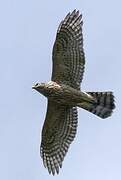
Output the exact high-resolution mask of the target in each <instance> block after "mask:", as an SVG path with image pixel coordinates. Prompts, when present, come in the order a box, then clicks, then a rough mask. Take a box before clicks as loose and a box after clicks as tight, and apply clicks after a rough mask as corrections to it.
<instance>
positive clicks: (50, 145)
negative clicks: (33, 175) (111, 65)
mask: <svg viewBox="0 0 121 180" xmlns="http://www.w3.org/2000/svg"><path fill="white" fill-rule="evenodd" d="M82 25H83V22H82V15H79V11H76V10H74V11H73V12H72V13H68V15H67V16H66V17H65V19H64V20H63V21H62V22H61V23H60V25H59V27H58V30H57V35H56V40H55V43H54V47H53V57H52V59H53V71H52V78H51V80H52V81H50V82H48V83H41V84H40V83H37V84H35V86H33V88H34V89H36V90H37V91H38V92H39V93H41V94H43V95H44V96H46V97H47V98H48V107H47V113H46V118H45V122H44V125H43V129H42V142H41V147H40V154H41V157H42V159H43V163H44V166H45V167H46V168H47V169H48V171H49V173H52V174H53V175H54V174H55V173H59V168H61V167H62V162H63V160H64V157H65V155H66V153H67V151H68V148H69V146H70V144H71V142H72V141H73V140H74V137H75V135H76V131H77V124H78V122H77V118H78V113H77V107H81V108H83V109H85V110H87V111H90V112H91V113H93V114H95V115H97V116H99V117H100V118H103V119H104V118H107V117H109V116H110V115H111V113H112V110H113V109H114V108H115V105H114V96H113V94H112V92H82V91H80V83H81V81H82V78H83V73H84V65H85V57H84V51H83V36H82Z"/></svg>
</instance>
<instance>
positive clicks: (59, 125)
mask: <svg viewBox="0 0 121 180" xmlns="http://www.w3.org/2000/svg"><path fill="white" fill-rule="evenodd" d="M77 116H78V115H77V108H76V107H73V108H69V107H65V106H60V105H58V104H55V103H53V102H51V101H49V102H48V108H47V114H46V119H45V123H44V126H43V130H42V142H41V147H40V153H41V157H42V158H43V163H44V166H45V167H46V168H47V169H48V171H49V173H52V174H53V175H54V174H55V172H56V173H59V167H60V168H61V167H62V161H63V159H64V157H65V155H66V153H67V151H68V148H69V146H70V144H71V142H72V141H73V139H74V137H75V134H76V130H77Z"/></svg>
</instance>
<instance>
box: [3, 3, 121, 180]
mask: <svg viewBox="0 0 121 180" xmlns="http://www.w3.org/2000/svg"><path fill="white" fill-rule="evenodd" d="M75 8H76V9H78V10H80V12H81V13H82V14H83V21H84V26H83V34H84V49H85V55H86V66H85V74H84V79H83V83H82V90H85V91H106V90H111V91H113V92H114V95H115V100H116V109H115V111H114V113H113V115H112V116H111V117H110V118H108V119H106V120H104V121H102V120H101V119H100V118H98V117H96V116H95V115H93V114H91V113H88V112H87V111H84V110H82V109H79V117H78V121H79V122H78V124H79V125H78V132H77V136H76V138H75V141H74V142H73V143H72V144H71V146H70V149H69V151H68V153H67V155H66V157H65V159H64V162H63V168H62V169H60V174H59V175H57V176H55V177H53V176H52V175H49V174H48V172H47V170H46V169H45V168H44V167H43V164H42V159H41V158H40V155H39V146H40V133H41V129H42V125H43V122H44V119H45V114H46V104H47V101H46V98H45V97H43V96H42V95H40V94H39V93H37V92H35V91H33V90H32V88H31V87H32V85H33V83H35V82H38V81H39V82H44V81H49V80H50V77H51V66H52V61H51V52H52V46H53V43H54V40H55V35H56V31H57V27H58V25H59V23H60V21H61V20H62V19H63V18H64V17H65V15H66V14H67V13H68V12H69V11H72V10H74V9H75ZM120 69H121V1H120V0H115V1H113V0H112V1H110V0H107V1H105V0H101V1H97V0H91V1H90V0H82V1H79V0H71V1H69V0H66V1H65V0H61V1H55V0H53V1H47V0H44V1H41V0H34V1H33V0H20V1H19V0H4V1H1V2H0V83H1V88H0V89H1V93H0V179H1V180H48V179H49V180H52V179H56V180H67V179H69V180H74V179H80V180H121V115H120V114H121V70H120Z"/></svg>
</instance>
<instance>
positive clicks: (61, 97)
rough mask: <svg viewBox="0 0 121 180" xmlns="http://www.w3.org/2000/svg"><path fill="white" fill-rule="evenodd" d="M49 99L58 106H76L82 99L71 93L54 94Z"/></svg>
mask: <svg viewBox="0 0 121 180" xmlns="http://www.w3.org/2000/svg"><path fill="white" fill-rule="evenodd" d="M48 98H49V99H50V100H51V101H54V102H56V103H58V104H61V105H67V106H76V105H77V103H79V102H81V97H80V96H79V95H78V94H73V93H72V92H69V91H63V92H62V91H60V92H56V93H55V92H54V93H51V95H50V96H49V97H48Z"/></svg>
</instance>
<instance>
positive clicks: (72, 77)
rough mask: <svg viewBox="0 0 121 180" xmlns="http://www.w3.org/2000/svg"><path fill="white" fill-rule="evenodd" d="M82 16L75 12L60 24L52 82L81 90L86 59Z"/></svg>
mask: <svg viewBox="0 0 121 180" xmlns="http://www.w3.org/2000/svg"><path fill="white" fill-rule="evenodd" d="M82 24H83V22H82V15H79V11H76V10H74V11H73V12H72V13H71V14H70V13H69V14H68V15H67V16H66V17H65V19H64V20H63V21H62V22H61V23H60V25H59V27H58V30H57V35H56V41H55V43H54V47H53V72H52V80H53V81H56V82H57V83H64V84H67V85H70V86H71V87H74V88H77V89H79V88H80V83H81V81H82V78H83V72H84V64H85V57H84V51H83V36H82Z"/></svg>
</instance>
